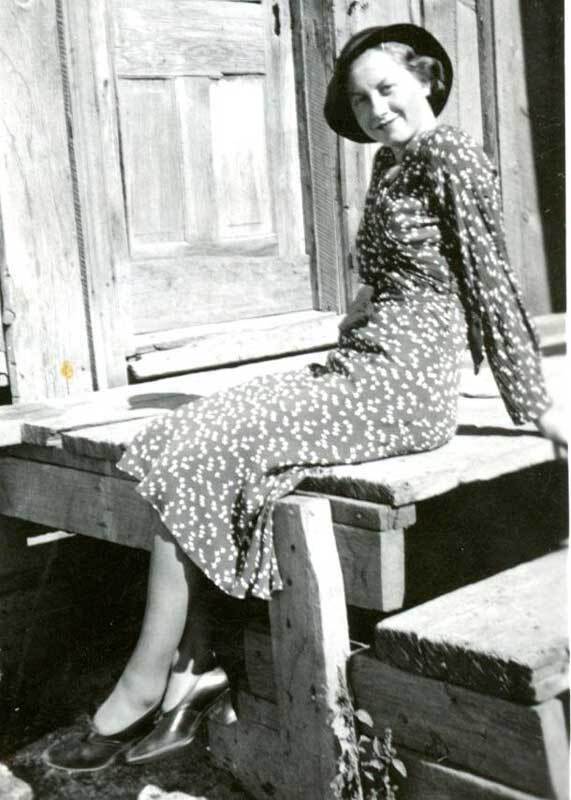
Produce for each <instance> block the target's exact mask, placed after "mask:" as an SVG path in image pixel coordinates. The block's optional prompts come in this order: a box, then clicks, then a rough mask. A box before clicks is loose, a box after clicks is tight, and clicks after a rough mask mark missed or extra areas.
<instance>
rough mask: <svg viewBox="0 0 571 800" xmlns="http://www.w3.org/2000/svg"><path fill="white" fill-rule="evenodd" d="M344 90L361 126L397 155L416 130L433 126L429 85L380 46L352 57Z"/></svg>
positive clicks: (375, 139) (419, 130) (433, 119)
mask: <svg viewBox="0 0 571 800" xmlns="http://www.w3.org/2000/svg"><path fill="white" fill-rule="evenodd" d="M347 92H348V96H349V101H350V103H351V108H352V109H353V113H354V115H355V119H356V120H357V122H358V123H359V125H360V127H361V128H362V129H363V131H364V132H365V133H366V134H367V135H368V136H370V137H371V139H373V140H374V141H376V142H380V143H381V144H383V145H387V146H388V147H390V148H391V149H392V150H393V151H394V153H395V156H396V157H397V159H398V158H400V157H401V156H402V152H403V150H404V148H405V147H406V145H407V144H408V143H409V142H410V141H411V140H412V139H413V138H414V137H415V136H416V135H417V134H418V133H420V132H421V131H423V130H428V129H429V128H432V127H434V123H435V117H434V113H433V111H432V108H431V107H430V104H429V103H428V96H429V94H430V88H429V86H428V85H427V84H425V83H421V81H420V80H419V79H418V78H417V77H416V75H414V74H413V73H412V72H409V70H408V69H406V67H404V66H403V65H402V64H400V63H399V62H398V61H395V59H394V58H393V57H392V56H391V55H389V54H388V53H385V52H383V51H382V50H377V49H371V50H365V52H364V53H362V54H361V55H360V56H359V57H358V58H356V59H355V61H354V62H353V64H352V65H351V70H350V74H349V81H348V84H347Z"/></svg>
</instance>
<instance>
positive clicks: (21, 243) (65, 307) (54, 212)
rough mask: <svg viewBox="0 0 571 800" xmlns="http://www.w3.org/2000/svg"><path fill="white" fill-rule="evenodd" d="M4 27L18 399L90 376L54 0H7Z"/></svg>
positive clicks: (7, 274) (7, 271) (4, 148)
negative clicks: (65, 371) (67, 367)
mask: <svg viewBox="0 0 571 800" xmlns="http://www.w3.org/2000/svg"><path fill="white" fill-rule="evenodd" d="M0 29H1V30H2V46H1V50H0V76H1V77H0V103H1V106H0V113H1V117H2V126H1V132H0V208H1V213H2V229H3V250H4V255H3V259H2V263H1V269H0V286H1V291H2V298H3V313H4V324H5V325H6V327H5V337H6V347H7V361H8V369H9V373H10V386H11V391H12V399H13V401H14V402H15V403H20V402H26V401H32V400H36V399H39V398H40V397H57V396H60V397H61V396H65V395H67V394H69V393H71V394H79V393H81V392H85V391H89V390H90V389H91V388H92V377H91V363H90V358H89V349H88V342H87V332H86V319H85V311H84V299H83V293H82V287H81V278H80V266H79V254H78V242H77V231H76V220H75V214H74V208H73V190H72V180H71V172H70V164H69V154H68V137H67V131H66V120H65V113H64V103H63V85H62V75H61V68H60V60H59V53H58V32H57V29H56V7H55V0H36V2H34V3H31V4H25V5H22V4H19V3H14V2H9V3H3V4H2V6H1V8H0ZM64 361H66V362H69V364H71V365H72V366H73V376H74V377H73V379H71V380H69V381H66V380H65V378H64V377H63V376H62V375H61V373H60V369H61V367H62V365H63V362H64Z"/></svg>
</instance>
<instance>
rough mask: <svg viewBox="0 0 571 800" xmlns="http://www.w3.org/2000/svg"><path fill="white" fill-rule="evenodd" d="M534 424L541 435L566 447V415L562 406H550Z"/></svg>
mask: <svg viewBox="0 0 571 800" xmlns="http://www.w3.org/2000/svg"><path fill="white" fill-rule="evenodd" d="M535 424H536V426H537V429H538V431H539V432H540V433H541V435H542V436H545V437H546V438H547V439H551V441H552V442H555V444H561V445H564V446H565V447H567V417H566V415H565V413H564V411H563V409H562V408H560V407H559V406H556V405H553V406H550V407H549V408H548V409H547V411H544V412H543V414H542V415H541V416H540V417H539V418H538V419H536V420H535Z"/></svg>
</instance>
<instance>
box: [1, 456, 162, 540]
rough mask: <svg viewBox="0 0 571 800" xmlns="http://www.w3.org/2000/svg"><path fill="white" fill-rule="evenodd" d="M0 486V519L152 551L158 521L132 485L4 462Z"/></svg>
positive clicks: (88, 474)
mask: <svg viewBox="0 0 571 800" xmlns="http://www.w3.org/2000/svg"><path fill="white" fill-rule="evenodd" d="M0 485H1V486H2V493H1V496H0V514H4V515H6V516H8V517H16V518H18V519H23V520H29V521H30V522H36V523H38V524H41V525H46V526H48V527H51V528H56V529H61V530H64V531H68V532H71V533H83V534H85V535H87V536H93V537H95V538H96V539H104V540H105V541H112V542H119V543H120V544H124V545H127V546H129V547H140V548H150V545H151V541H152V534H153V531H154V530H156V526H157V523H158V517H157V514H156V512H155V511H154V509H153V508H152V506H151V505H150V504H149V503H147V502H146V501H145V500H143V498H142V497H141V496H140V495H139V494H137V492H136V491H135V489H134V486H133V482H132V481H127V480H120V479H118V478H113V477H108V476H106V475H101V474H97V473H91V472H81V471H79V470H75V469H70V468H66V467H56V466H53V465H51V464H41V463H34V462H26V461H23V460H21V459H16V458H11V457H2V458H0Z"/></svg>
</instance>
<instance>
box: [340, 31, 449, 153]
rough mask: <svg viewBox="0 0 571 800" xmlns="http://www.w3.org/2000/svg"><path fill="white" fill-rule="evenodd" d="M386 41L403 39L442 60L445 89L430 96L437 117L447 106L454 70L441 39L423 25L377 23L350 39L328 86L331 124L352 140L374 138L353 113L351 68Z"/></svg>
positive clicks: (423, 52)
mask: <svg viewBox="0 0 571 800" xmlns="http://www.w3.org/2000/svg"><path fill="white" fill-rule="evenodd" d="M383 42H400V43H401V44H406V45H408V46H409V47H412V48H413V50H414V51H415V52H416V53H417V55H419V56H430V57H432V58H436V59H437V60H438V61H440V63H441V64H442V68H443V70H444V91H443V92H442V93H441V94H439V95H438V97H432V96H430V97H429V98H428V102H429V103H430V105H431V107H432V110H433V112H434V114H435V116H438V115H439V114H440V112H441V111H442V109H443V108H444V106H445V105H446V101H447V100H448V96H449V94H450V90H451V88H452V80H453V76H454V70H453V67H452V62H451V61H450V57H449V56H448V53H447V52H446V50H445V49H444V47H442V45H441V44H440V42H439V41H438V39H436V38H435V37H434V36H433V35H432V34H431V33H429V32H428V31H427V30H425V29H424V28H421V27H419V26H418V25H412V24H411V23H398V24H396V25H377V26H375V27H373V28H365V29H364V30H362V31H359V32H358V33H356V34H355V35H354V36H352V37H351V38H350V39H349V41H348V42H347V43H346V44H345V46H344V47H343V49H342V51H341V53H340V54H339V58H338V59H337V62H336V64H335V71H334V73H333V77H332V78H331V80H330V82H329V86H328V87H327V95H326V99H325V107H324V114H325V119H326V120H327V124H328V125H329V127H330V128H332V129H333V130H334V131H335V133H337V134H339V136H344V137H345V138H346V139H351V141H353V142H360V143H365V142H373V141H375V140H374V139H371V137H370V136H368V135H367V134H366V133H365V132H364V131H363V129H362V128H361V127H360V125H359V123H358V122H357V120H356V119H355V115H354V114H353V110H352V108H351V104H350V102H349V98H348V96H347V90H346V84H347V78H348V74H349V67H350V66H351V64H352V63H353V61H355V59H357V58H358V57H359V56H360V55H361V54H362V53H364V52H365V50H369V49H370V48H371V47H375V46H376V45H379V44H382V43H383Z"/></svg>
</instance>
